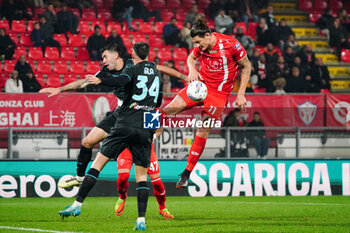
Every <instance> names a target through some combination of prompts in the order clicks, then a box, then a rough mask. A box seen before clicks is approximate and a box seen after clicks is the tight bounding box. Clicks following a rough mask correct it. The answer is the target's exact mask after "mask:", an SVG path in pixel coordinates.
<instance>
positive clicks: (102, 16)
mask: <svg viewBox="0 0 350 233" xmlns="http://www.w3.org/2000/svg"><path fill="white" fill-rule="evenodd" d="M97 18H98V19H99V20H102V21H111V20H112V19H113V18H112V13H111V12H110V11H101V10H100V12H99V13H98V14H97Z"/></svg>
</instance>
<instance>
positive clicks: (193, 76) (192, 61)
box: [187, 51, 203, 82]
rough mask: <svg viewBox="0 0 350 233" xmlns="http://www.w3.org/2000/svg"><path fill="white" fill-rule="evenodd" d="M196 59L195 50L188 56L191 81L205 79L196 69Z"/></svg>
mask: <svg viewBox="0 0 350 233" xmlns="http://www.w3.org/2000/svg"><path fill="white" fill-rule="evenodd" d="M196 60H197V57H196V56H194V54H193V51H192V53H191V54H190V55H189V56H188V58H187V66H188V70H189V74H188V78H189V81H190V82H193V81H197V80H203V78H202V76H201V74H200V73H199V72H198V71H197V70H196V66H195V65H196Z"/></svg>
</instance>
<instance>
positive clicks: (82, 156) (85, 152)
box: [77, 145, 92, 176]
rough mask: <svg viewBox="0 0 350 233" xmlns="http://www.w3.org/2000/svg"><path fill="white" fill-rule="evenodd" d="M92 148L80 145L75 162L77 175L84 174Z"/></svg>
mask: <svg viewBox="0 0 350 233" xmlns="http://www.w3.org/2000/svg"><path fill="white" fill-rule="evenodd" d="M91 157H92V149H89V148H86V147H85V146H83V145H81V146H80V152H79V155H78V162H77V175H78V176H85V171H86V167H87V165H88V164H89V162H90V161H91Z"/></svg>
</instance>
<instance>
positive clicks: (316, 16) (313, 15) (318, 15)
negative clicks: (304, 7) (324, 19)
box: [309, 11, 322, 23]
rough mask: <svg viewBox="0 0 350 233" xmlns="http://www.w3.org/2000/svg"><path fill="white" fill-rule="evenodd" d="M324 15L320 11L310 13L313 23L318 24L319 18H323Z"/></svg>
mask: <svg viewBox="0 0 350 233" xmlns="http://www.w3.org/2000/svg"><path fill="white" fill-rule="evenodd" d="M321 16H322V13H321V12H320V11H310V14H309V20H310V22H312V23H316V22H317V20H318V19H319V18H321Z"/></svg>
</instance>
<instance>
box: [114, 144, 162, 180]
mask: <svg viewBox="0 0 350 233" xmlns="http://www.w3.org/2000/svg"><path fill="white" fill-rule="evenodd" d="M131 167H132V155H131V153H130V151H129V149H125V150H123V152H122V153H120V155H119V156H118V159H117V168H118V170H119V169H129V170H130V169H131ZM156 173H159V164H158V158H157V155H156V152H155V151H154V145H153V144H152V148H151V164H150V166H149V167H148V170H147V174H156Z"/></svg>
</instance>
